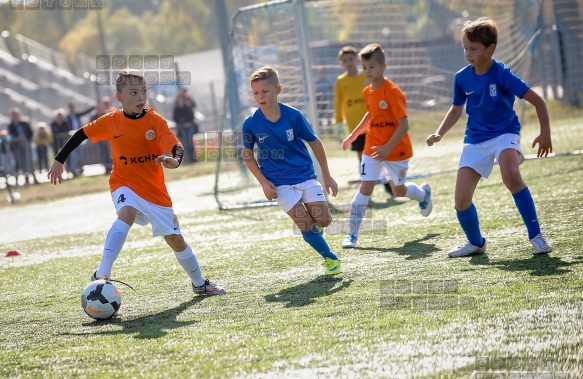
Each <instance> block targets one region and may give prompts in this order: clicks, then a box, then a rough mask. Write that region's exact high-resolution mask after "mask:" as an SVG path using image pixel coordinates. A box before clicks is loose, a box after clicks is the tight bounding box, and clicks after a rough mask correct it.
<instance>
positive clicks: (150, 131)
mask: <svg viewBox="0 0 583 379" xmlns="http://www.w3.org/2000/svg"><path fill="white" fill-rule="evenodd" d="M115 84H116V93H115V98H116V99H117V101H119V102H120V103H121V105H122V108H123V109H121V110H117V111H114V112H111V113H108V114H105V115H103V116H101V117H99V118H98V119H97V120H95V121H93V122H91V123H89V124H87V125H85V126H84V127H82V128H80V129H78V130H77V132H75V134H73V136H71V138H70V139H69V140H68V141H67V143H65V145H64V146H63V147H62V149H61V150H60V151H59V153H58V154H57V155H56V156H55V162H54V163H53V165H52V167H51V169H50V170H49V172H48V178H49V180H50V181H51V183H53V184H57V181H58V182H59V183H61V181H62V173H63V163H64V162H65V160H66V159H67V157H68V156H69V154H71V152H72V151H73V150H74V149H75V148H76V147H78V146H79V145H80V144H81V143H82V142H83V141H84V140H86V139H89V140H90V141H91V142H93V143H97V142H99V141H108V142H109V144H110V145H111V155H112V159H113V167H112V170H111V176H110V178H109V186H110V190H111V195H112V200H113V203H114V205H115V210H116V213H117V216H118V218H117V220H116V221H115V222H114V223H113V225H112V226H111V229H110V230H109V232H108V234H107V237H106V239H105V247H104V249H103V256H102V258H101V264H100V265H99V268H98V269H97V270H96V271H95V272H94V273H93V276H92V280H96V279H104V280H109V279H110V277H111V268H112V266H113V262H114V261H115V260H116V259H117V256H118V255H119V252H120V251H121V249H122V247H123V244H124V242H125V240H126V237H127V235H128V232H129V230H130V227H131V226H132V225H133V224H134V222H135V223H137V224H140V225H147V224H152V235H153V236H154V237H157V236H164V240H165V241H166V243H167V244H168V245H169V246H170V247H171V248H172V250H174V255H175V256H176V259H177V260H178V262H179V263H180V265H181V266H182V268H183V269H184V271H186V273H187V274H188V276H189V277H190V279H191V282H192V287H193V290H194V292H195V293H196V294H199V295H222V294H224V293H225V290H224V289H223V288H221V287H219V286H217V285H215V284H212V283H211V282H209V280H208V279H206V280H205V279H204V278H203V277H202V274H201V270H200V266H199V264H198V261H197V259H196V257H195V255H194V253H193V251H192V248H191V247H190V246H189V245H188V244H187V243H186V241H185V240H184V238H183V237H182V234H180V226H179V224H178V218H177V217H176V215H175V214H174V210H173V209H172V200H170V196H169V195H168V191H167V190H166V185H165V183H164V170H163V168H162V166H164V167H165V168H169V169H173V168H177V167H178V166H179V165H180V162H181V161H182V156H183V154H184V149H183V147H182V145H181V144H180V142H179V141H178V139H177V138H176V135H174V133H173V132H172V131H171V130H170V128H169V127H168V123H167V122H166V120H165V119H164V118H163V117H162V116H161V115H159V114H158V113H156V112H155V111H154V109H153V108H146V100H147V89H146V82H145V80H144V77H143V75H142V74H141V73H136V72H130V71H122V72H120V73H119V74H118V75H117V77H116V80H115Z"/></svg>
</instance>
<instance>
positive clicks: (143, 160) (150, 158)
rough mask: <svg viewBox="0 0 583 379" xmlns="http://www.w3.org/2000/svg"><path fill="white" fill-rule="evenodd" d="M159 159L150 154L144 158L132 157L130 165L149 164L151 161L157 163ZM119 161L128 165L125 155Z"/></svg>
mask: <svg viewBox="0 0 583 379" xmlns="http://www.w3.org/2000/svg"><path fill="white" fill-rule="evenodd" d="M157 157H158V155H156V154H148V155H145V156H143V157H130V159H129V162H130V164H136V163H147V162H150V161H155V160H156V158H157ZM119 160H120V161H122V162H123V164H124V165H127V164H128V159H127V158H126V157H125V156H123V155H122V156H121V157H119Z"/></svg>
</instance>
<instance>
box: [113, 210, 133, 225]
mask: <svg viewBox="0 0 583 379" xmlns="http://www.w3.org/2000/svg"><path fill="white" fill-rule="evenodd" d="M117 218H119V219H120V220H122V221H123V222H125V223H126V224H128V225H130V226H131V225H133V223H134V221H135V220H136V208H134V207H131V206H127V207H123V208H122V209H120V210H119V212H118V214H117Z"/></svg>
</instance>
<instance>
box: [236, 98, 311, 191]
mask: <svg viewBox="0 0 583 379" xmlns="http://www.w3.org/2000/svg"><path fill="white" fill-rule="evenodd" d="M279 108H280V110H281V117H280V118H279V120H277V122H271V121H269V120H267V119H266V118H265V116H264V115H263V112H262V111H261V108H257V110H256V111H255V112H254V113H253V114H251V115H249V117H247V118H246V119H245V121H243V146H245V147H246V148H248V149H253V148H254V146H255V145H257V151H256V157H257V163H258V164H259V167H260V168H261V172H262V173H263V175H265V177H266V178H267V179H268V180H269V181H270V182H272V183H273V184H274V185H275V186H281V185H284V184H287V185H293V184H298V183H302V182H305V181H306V180H309V179H315V178H316V173H315V171H314V164H313V162H312V157H311V156H310V153H309V152H308V148H307V147H306V144H305V143H304V141H307V142H312V141H314V140H315V139H316V138H317V137H316V134H315V133H314V131H313V130H312V128H311V127H310V124H309V123H308V120H306V118H305V117H304V116H303V115H302V113H301V112H300V111H299V110H297V109H296V108H293V107H290V106H289V105H285V104H283V103H279Z"/></svg>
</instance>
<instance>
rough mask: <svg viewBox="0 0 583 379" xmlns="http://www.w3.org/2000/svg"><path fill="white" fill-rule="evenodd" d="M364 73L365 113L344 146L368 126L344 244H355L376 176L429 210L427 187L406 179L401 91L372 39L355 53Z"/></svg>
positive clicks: (408, 155)
mask: <svg viewBox="0 0 583 379" xmlns="http://www.w3.org/2000/svg"><path fill="white" fill-rule="evenodd" d="M359 56H360V59H361V61H362V69H363V71H364V76H365V77H366V79H367V80H368V81H369V83H370V84H369V85H368V86H367V87H366V88H365V89H364V90H363V91H362V95H363V97H364V102H365V104H366V108H367V110H368V112H367V113H366V114H365V115H364V117H363V118H362V120H361V121H360V124H358V126H357V127H356V129H354V130H353V131H352V133H350V134H349V135H348V137H346V139H345V140H344V142H343V146H342V147H343V148H344V150H346V149H347V148H348V146H349V145H350V143H351V142H352V141H354V140H356V138H357V137H358V136H359V135H360V134H361V133H362V132H363V131H364V130H366V129H367V128H368V133H367V135H366V142H365V145H364V151H363V155H362V161H361V164H360V181H361V184H360V189H359V191H358V192H357V194H356V195H355V196H354V199H353V201H352V206H351V209H350V229H349V232H348V235H347V236H346V238H345V239H344V241H343V242H342V247H343V248H354V247H355V246H356V240H357V238H358V229H359V227H360V223H361V221H362V218H363V217H364V213H365V211H366V208H367V206H368V202H369V200H370V197H371V195H372V193H373V190H374V187H375V184H376V181H377V180H378V179H380V178H384V177H389V178H390V179H391V180H392V181H393V183H394V187H393V193H394V195H395V196H399V197H402V196H404V197H408V198H409V199H412V200H417V201H418V202H419V207H420V208H421V214H422V215H423V216H425V217H427V216H429V214H430V213H431V209H432V202H431V188H430V187H429V185H428V184H423V185H421V186H418V185H417V184H415V183H412V182H405V178H406V176H407V169H408V168H409V158H411V157H412V156H413V148H412V146H411V140H410V139H409V134H408V133H407V131H408V130H409V121H408V119H407V109H406V100H405V95H404V94H403V92H402V91H401V89H400V88H399V87H398V86H397V85H396V84H395V83H393V82H392V81H390V80H389V79H387V78H385V76H384V72H385V68H386V67H387V65H386V63H385V53H384V51H383V50H382V49H381V46H380V45H378V44H376V43H373V44H370V45H367V46H366V47H365V48H364V49H362V50H361V51H360V53H359Z"/></svg>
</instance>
